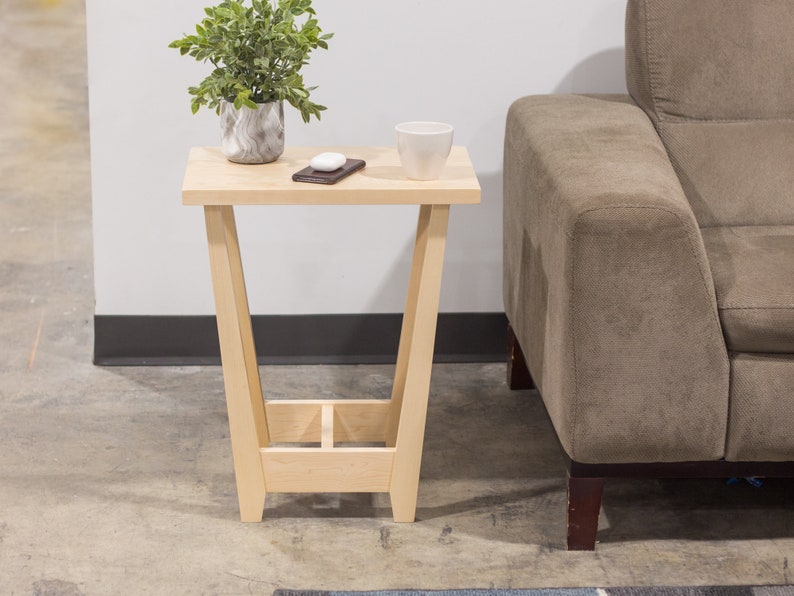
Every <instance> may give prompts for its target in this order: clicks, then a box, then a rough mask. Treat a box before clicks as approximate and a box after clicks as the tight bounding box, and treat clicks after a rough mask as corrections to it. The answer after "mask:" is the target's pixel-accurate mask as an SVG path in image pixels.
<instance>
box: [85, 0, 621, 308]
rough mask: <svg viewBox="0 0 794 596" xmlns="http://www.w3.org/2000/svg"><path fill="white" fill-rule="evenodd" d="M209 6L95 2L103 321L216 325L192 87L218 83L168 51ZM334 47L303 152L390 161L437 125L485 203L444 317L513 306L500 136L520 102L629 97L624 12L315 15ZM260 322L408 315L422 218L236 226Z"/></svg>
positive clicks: (293, 134) (254, 217)
mask: <svg viewBox="0 0 794 596" xmlns="http://www.w3.org/2000/svg"><path fill="white" fill-rule="evenodd" d="M214 1H215V0H180V1H178V2H175V1H167V0H166V1H163V0H136V1H135V2H130V1H129V0H123V1H122V0H87V2H86V3H87V15H88V60H89V85H90V110H91V154H92V175H93V207H94V252H95V284H96V313H97V314H100V315H107V314H130V315H175V314H209V313H212V312H214V310H213V302H212V292H211V286H210V277H209V264H208V257H207V250H206V246H205V238H204V228H203V218H202V213H201V210H200V208H196V207H182V206H181V205H180V186H181V181H182V173H183V170H184V166H185V162H186V156H187V152H188V149H189V147H190V146H193V145H217V144H219V139H218V131H217V128H218V124H217V117H216V116H215V114H214V113H212V112H209V111H206V110H204V111H203V112H202V113H200V114H199V115H197V116H192V115H191V114H190V110H189V96H188V94H187V92H186V88H187V87H188V86H189V85H192V84H196V83H197V82H198V81H199V80H200V79H201V78H202V77H203V76H204V75H205V74H206V73H207V72H208V67H206V66H203V65H201V64H199V63H196V62H194V61H193V60H192V59H189V58H187V57H180V56H179V53H178V52H177V51H176V50H171V49H169V48H167V45H168V43H169V42H170V41H171V40H173V39H175V38H177V37H181V36H182V34H183V33H186V32H190V31H192V30H193V26H194V24H195V23H196V22H197V21H198V20H200V19H201V17H202V16H203V11H202V8H203V6H205V5H208V4H211V3H214ZM314 6H315V8H316V10H317V12H318V16H319V19H320V24H321V26H322V27H323V29H324V30H325V31H326V32H334V33H335V34H336V35H335V37H334V39H332V40H331V47H330V50H329V51H327V52H323V51H320V52H317V53H315V54H314V57H313V59H312V64H311V65H310V66H309V67H307V68H306V69H305V79H306V81H307V83H309V84H311V85H319V89H318V90H317V91H316V92H315V94H314V95H313V98H314V99H315V100H316V101H318V102H319V103H323V104H325V105H327V106H328V108H329V109H328V111H327V112H325V113H324V115H323V119H322V122H320V123H317V122H312V123H311V124H308V125H305V124H303V123H302V121H301V120H300V117H299V116H298V115H297V113H296V112H295V111H294V110H293V109H292V108H288V109H287V111H288V115H287V143H288V144H291V145H391V144H393V132H392V128H393V125H394V124H395V123H397V122H400V121H403V120H425V119H428V120H443V121H446V122H450V123H452V124H453V125H454V126H455V128H456V133H455V134H456V137H455V142H456V144H462V145H466V146H468V148H469V151H470V154H471V156H472V161H473V162H474V165H475V168H476V170H477V173H478V175H479V177H480V182H481V185H482V188H483V201H482V204H481V205H479V206H476V207H458V208H454V209H453V210H452V216H451V221H450V231H449V242H448V248H447V257H446V264H445V271H444V275H445V277H444V285H443V291H442V301H441V309H442V311H445V312H492V311H493V312H495V311H501V310H502V297H501V286H502V282H501V267H502V265H501V255H502V247H501V242H502V234H501V218H502V211H501V203H502V194H501V192H502V191H501V187H502V184H501V176H502V142H503V136H504V135H503V128H504V120H505V115H506V112H507V108H508V106H509V105H510V103H511V102H512V101H513V100H514V99H516V98H518V97H521V96H523V95H529V94H538V93H569V92H620V93H623V92H625V84H624V77H623V12H624V7H625V0H555V1H553V2H549V1H548V0H543V1H541V0H497V1H494V2H483V1H478V0H399V1H392V2H385V1H384V2H377V1H372V0H344V1H334V0H315V3H314ZM237 213H238V226H239V228H240V237H241V242H242V245H243V260H244V265H245V269H246V276H247V280H248V288H249V299H250V302H251V310H252V312H254V313H266V314H303V313H356V312H400V311H402V308H403V300H404V293H405V288H406V285H407V274H408V268H409V260H410V247H411V243H412V240H413V234H414V226H415V218H416V209H415V208H413V207H327V208H319V207H272V208H246V209H239V210H238V212H237Z"/></svg>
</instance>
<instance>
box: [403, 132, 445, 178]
mask: <svg viewBox="0 0 794 596" xmlns="http://www.w3.org/2000/svg"><path fill="white" fill-rule="evenodd" d="M394 130H395V131H396V133H397V153H399V155H400V162H401V163H402V166H403V170H404V171H405V175H406V176H407V177H408V178H412V179H414V180H435V179H437V178H438V177H439V176H441V172H442V171H443V170H444V165H445V164H446V163H447V157H449V151H450V149H452V136H453V133H454V132H455V129H454V128H452V126H450V125H449V124H444V123H443V122H403V123H402V124H398V125H397V126H395V127H394Z"/></svg>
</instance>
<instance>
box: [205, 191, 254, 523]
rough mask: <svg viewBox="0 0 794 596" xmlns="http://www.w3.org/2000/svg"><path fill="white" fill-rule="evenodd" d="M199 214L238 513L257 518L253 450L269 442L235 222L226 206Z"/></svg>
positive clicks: (209, 208) (210, 207) (251, 519)
mask: <svg viewBox="0 0 794 596" xmlns="http://www.w3.org/2000/svg"><path fill="white" fill-rule="evenodd" d="M204 217H205V220H206V225H207V242H208V244H209V252H210V266H211V270H212V285H213V290H214V293H215V310H216V313H217V319H218V337H219V339H220V347H221V362H222V364H223V381H224V386H225V388H226V406H227V409H228V412H229V431H230V433H231V441H232V453H233V456H234V473H235V476H236V479H237V497H238V499H239V503H240V518H241V519H242V521H244V522H257V521H261V520H262V513H263V509H264V504H265V479H264V474H263V472H262V463H261V459H260V454H259V449H260V447H264V446H267V445H268V444H269V438H268V431H267V421H266V419H265V406H264V402H263V401H262V386H261V383H260V379H259V369H258V368H257V363H256V351H255V349H254V340H253V334H252V333H251V316H250V312H249V309H248V297H247V296H246V292H245V280H244V278H243V268H242V263H241V261H240V246H239V242H238V239H237V226H236V224H235V221H234V211H233V208H232V207H231V206H205V207H204Z"/></svg>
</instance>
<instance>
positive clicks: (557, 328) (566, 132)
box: [504, 96, 729, 463]
mask: <svg viewBox="0 0 794 596" xmlns="http://www.w3.org/2000/svg"><path fill="white" fill-rule="evenodd" d="M504 194H505V199H504V243H505V253H504V272H505V275H504V301H505V311H506V313H507V315H508V318H509V319H510V321H511V324H512V325H513V328H514V330H515V333H516V336H517V338H518V340H519V343H520V344H521V346H522V348H523V350H524V353H525V355H526V357H527V363H528V365H529V368H530V371H531V373H532V376H533V378H534V380H535V382H536V384H537V385H538V388H539V389H540V392H541V394H542V396H543V399H544V401H545V403H546V406H547V409H548V411H549V414H550V416H551V418H552V421H553V423H554V426H555V429H556V431H557V433H558V436H559V437H560V440H561V442H562V444H563V447H564V449H565V450H566V451H567V453H568V455H569V456H570V457H571V458H572V459H574V460H576V461H580V462H583V463H617V462H649V461H693V460H712V459H718V458H720V457H722V455H723V453H724V445H725V428H726V421H727V411H728V383H729V364H728V357H727V352H726V349H725V345H724V341H723V337H722V331H721V328H720V323H719V318H718V315H717V305H716V300H715V294H714V287H713V283H712V279H711V274H710V271H709V266H708V262H707V258H706V253H705V249H704V247H703V241H702V238H701V236H700V231H699V228H698V225H697V222H696V221H695V217H694V215H693V213H692V210H691V208H690V206H689V204H688V202H687V199H686V197H685V196H684V193H683V191H682V189H681V184H680V183H679V181H678V179H677V177H676V175H675V173H674V171H673V168H672V166H671V164H670V161H669V159H668V157H667V153H666V151H665V149H664V146H663V145H662V143H661V141H660V139H659V137H658V135H657V134H656V131H655V129H654V127H653V125H652V123H651V122H650V120H649V119H648V118H647V116H646V115H645V113H644V112H643V111H642V110H641V109H639V108H638V107H637V106H636V105H634V104H633V103H632V101H631V100H630V99H629V98H628V96H625V97H624V96H602V97H596V96H540V97H526V98H523V99H520V100H518V101H517V102H515V103H514V104H513V105H512V107H511V108H510V111H509V114H508V118H507V130H506V139H505V168H504Z"/></svg>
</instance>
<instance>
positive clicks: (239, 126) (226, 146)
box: [221, 101, 284, 163]
mask: <svg viewBox="0 0 794 596" xmlns="http://www.w3.org/2000/svg"><path fill="white" fill-rule="evenodd" d="M221 151H222V152H223V155H225V156H226V159H228V160H229V161H234V162H236V163H269V162H271V161H276V160H277V159H278V157H279V155H281V154H282V153H283V152H284V103H283V102H280V101H274V102H270V103H262V104H258V106H257V109H255V110H254V109H252V108H247V107H245V106H243V107H242V108H240V109H239V110H237V109H235V107H234V104H232V103H230V102H228V101H222V102H221Z"/></svg>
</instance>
